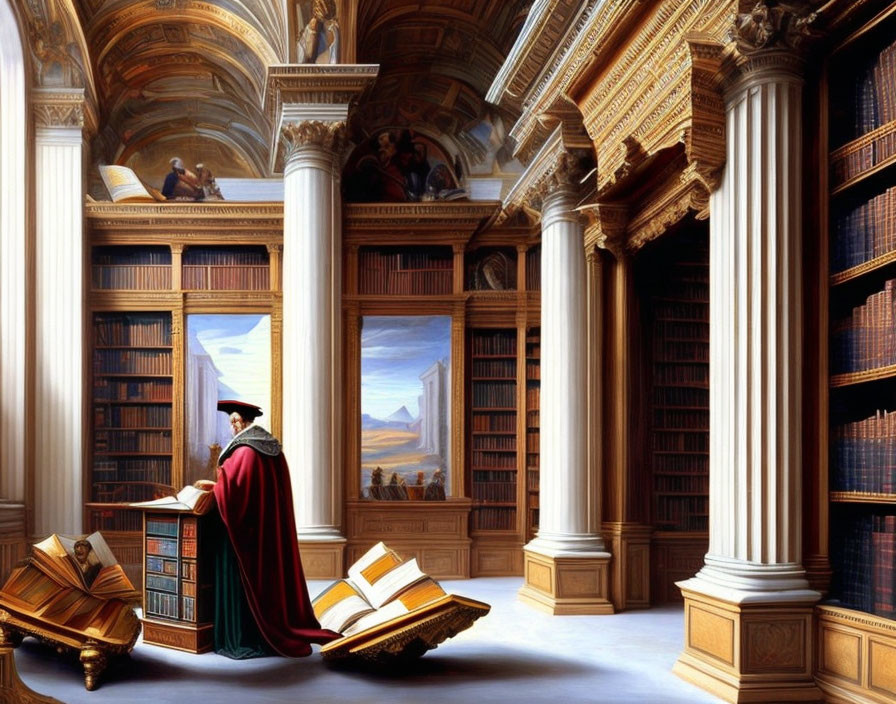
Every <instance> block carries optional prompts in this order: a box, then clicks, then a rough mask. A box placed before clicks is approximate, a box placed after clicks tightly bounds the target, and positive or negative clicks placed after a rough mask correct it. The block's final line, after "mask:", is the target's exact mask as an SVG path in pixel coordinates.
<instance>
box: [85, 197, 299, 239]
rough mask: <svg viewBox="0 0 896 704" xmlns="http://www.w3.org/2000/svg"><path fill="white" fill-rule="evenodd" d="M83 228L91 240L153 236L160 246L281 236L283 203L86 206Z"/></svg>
mask: <svg viewBox="0 0 896 704" xmlns="http://www.w3.org/2000/svg"><path fill="white" fill-rule="evenodd" d="M84 212H85V216H86V220H87V228H88V230H90V231H91V232H92V233H93V235H94V238H95V239H98V238H100V237H102V238H115V237H124V238H128V237H129V236H131V234H133V235H134V236H136V237H142V238H146V236H147V232H148V231H149V232H157V233H159V235H160V237H162V238H163V241H164V242H166V243H167V242H170V241H171V240H172V239H176V240H178V241H182V242H183V243H185V244H191V243H194V241H196V242H197V243H198V241H208V240H209V238H213V239H214V238H215V237H219V238H226V237H228V236H236V235H237V234H238V236H246V235H252V234H255V235H258V234H259V233H263V236H264V237H266V238H268V239H269V238H270V237H272V236H274V235H276V236H282V233H283V203H279V202H278V203H228V202H221V203H214V204H211V203H207V204H202V203H86V204H85V206H84Z"/></svg>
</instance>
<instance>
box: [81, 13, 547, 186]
mask: <svg viewBox="0 0 896 704" xmlns="http://www.w3.org/2000/svg"><path fill="white" fill-rule="evenodd" d="M330 2H333V0H330ZM74 4H75V7H76V10H77V12H78V17H79V20H80V24H81V27H82V30H83V33H84V37H85V39H86V45H87V48H88V51H89V56H90V64H91V67H92V73H93V80H94V82H95V85H96V93H97V98H98V101H99V104H100V133H99V136H98V138H97V141H96V143H95V145H94V152H95V154H96V155H97V156H96V160H97V161H105V162H107V163H113V162H114V163H118V164H127V165H129V166H132V167H133V168H135V170H137V172H138V173H140V174H141V175H142V176H143V177H144V178H145V179H146V180H147V181H148V182H150V183H154V182H156V181H158V182H160V181H161V179H162V178H164V175H165V173H166V172H167V171H168V159H169V158H170V157H171V156H175V155H176V156H181V157H182V158H184V159H185V161H187V163H188V164H190V163H195V161H205V162H206V163H208V164H210V165H213V166H212V168H213V170H214V171H215V175H217V176H255V177H259V176H266V175H268V174H267V173H266V165H267V163H268V150H269V149H270V145H271V129H272V126H271V124H270V123H269V121H268V118H267V117H266V116H265V114H264V113H263V111H262V104H263V93H264V83H265V72H266V67H267V66H268V65H269V64H278V63H288V62H290V61H292V60H294V57H295V50H294V47H293V44H294V40H292V39H290V35H293V36H294V35H295V33H296V24H297V23H298V22H299V21H300V20H297V17H300V16H301V13H302V11H303V10H302V7H303V6H305V5H309V3H308V2H296V0H75V3H74ZM353 4H354V0H340V1H339V2H337V3H336V4H334V5H332V7H334V8H335V7H336V6H337V5H339V6H340V7H341V8H343V9H345V8H346V7H351V6H353ZM530 4H531V0H507V1H502V2H490V1H489V0H424V1H422V2H411V1H410V0H360V2H358V4H357V7H356V8H355V9H356V12H357V14H356V21H355V22H354V23H346V24H345V26H346V27H348V26H350V24H351V26H356V27H357V28H358V29H357V37H356V45H355V47H356V50H355V55H356V60H357V62H358V63H376V64H380V66H381V68H380V75H379V78H378V80H377V83H376V85H375V86H374V89H373V90H372V91H370V93H369V94H368V95H367V96H366V97H365V99H364V100H363V102H362V103H361V104H360V105H359V106H358V108H357V110H356V111H355V117H354V118H353V121H352V134H353V137H355V138H356V139H360V138H362V137H364V136H366V135H369V134H372V133H373V132H375V131H376V130H378V129H381V128H384V127H408V128H412V129H418V130H422V131H426V132H428V133H429V134H430V135H432V136H438V135H446V136H448V137H449V138H453V139H454V140H455V143H456V144H457V145H458V147H459V148H460V149H463V148H464V144H465V141H466V143H467V147H468V148H469V149H470V150H472V151H473V152H475V151H476V150H477V149H479V150H480V151H481V148H482V145H477V144H475V143H474V142H475V140H472V141H471V140H470V137H469V131H470V130H472V129H473V128H475V126H476V125H477V124H479V123H481V121H482V120H483V119H484V118H487V117H488V116H489V114H490V113H491V112H493V109H492V108H490V107H489V106H488V105H487V104H486V103H485V100H484V96H485V93H486V92H487V90H488V87H489V85H490V83H491V81H492V79H493V78H494V76H495V74H496V73H497V71H498V69H499V67H500V66H501V64H502V62H503V61H504V58H505V57H506V56H507V53H508V52H509V50H510V47H511V45H512V44H513V41H514V39H515V37H516V35H517V34H518V32H519V29H520V27H521V26H522V23H523V21H524V20H525V11H526V8H527V7H528V6H529V5H530ZM304 12H305V13H307V12H308V9H307V8H305V9H304ZM346 39H349V40H350V39H351V38H350V37H346ZM465 135H466V136H465ZM475 156H476V155H475V154H474V155H473V158H474V159H475Z"/></svg>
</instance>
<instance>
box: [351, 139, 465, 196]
mask: <svg viewBox="0 0 896 704" xmlns="http://www.w3.org/2000/svg"><path fill="white" fill-rule="evenodd" d="M431 144H432V145H433V146H434V148H435V149H436V150H438V148H437V145H434V143H432V142H429V143H428V142H427V141H425V138H424V137H422V135H419V134H416V133H415V132H414V131H413V130H408V129H384V130H381V131H380V132H378V133H376V134H375V135H373V136H371V137H370V138H369V139H368V140H367V141H366V143H365V144H364V145H362V146H361V147H359V149H358V150H357V154H356V156H355V159H356V160H354V161H352V162H351V163H350V165H349V166H348V167H347V169H346V173H345V178H344V179H343V184H344V188H345V198H346V200H347V201H348V202H350V203H377V202H381V203H401V202H407V201H421V200H454V199H456V198H462V197H464V196H466V191H464V190H463V189H461V188H458V187H457V180H456V178H455V176H454V174H453V172H452V169H451V167H449V166H448V165H447V164H446V163H445V162H444V161H441V160H440V159H441V158H442V157H440V156H433V153H432V152H431V149H430V146H431Z"/></svg>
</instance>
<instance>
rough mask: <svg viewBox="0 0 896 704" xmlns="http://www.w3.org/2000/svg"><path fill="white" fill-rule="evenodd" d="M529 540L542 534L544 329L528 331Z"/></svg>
mask: <svg viewBox="0 0 896 704" xmlns="http://www.w3.org/2000/svg"><path fill="white" fill-rule="evenodd" d="M525 403H526V406H525V408H526V418H525V423H526V462H525V467H526V540H532V539H533V538H534V537H535V534H536V533H537V532H538V510H539V505H540V504H539V501H540V499H539V470H540V465H541V461H540V460H541V447H540V439H541V433H540V430H541V428H540V423H539V420H540V418H539V409H540V406H541V328H531V329H529V330H527V331H526V398H525Z"/></svg>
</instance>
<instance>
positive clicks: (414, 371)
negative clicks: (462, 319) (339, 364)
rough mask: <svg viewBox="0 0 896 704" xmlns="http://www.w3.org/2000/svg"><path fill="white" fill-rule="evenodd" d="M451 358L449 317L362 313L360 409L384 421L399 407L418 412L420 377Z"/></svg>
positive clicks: (420, 390)
mask: <svg viewBox="0 0 896 704" xmlns="http://www.w3.org/2000/svg"><path fill="white" fill-rule="evenodd" d="M450 359H451V316H447V315H435V316H390V315H368V316H364V320H363V326H362V328H361V413H366V414H369V415H370V416H372V417H374V418H379V419H384V418H387V417H388V416H390V415H392V414H393V413H394V412H395V411H397V410H398V409H399V408H401V407H402V406H405V407H407V409H408V412H409V413H410V414H411V416H412V417H413V418H417V417H418V416H419V415H420V407H419V404H418V403H417V399H418V397H419V396H420V394H421V393H422V390H423V389H422V385H421V383H420V375H421V374H422V373H423V372H425V371H426V370H427V369H429V367H430V366H432V364H433V363H434V362H436V361H439V360H446V361H449V362H450Z"/></svg>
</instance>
